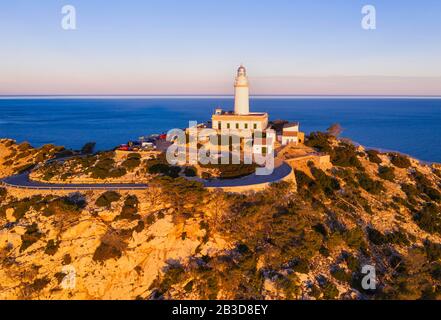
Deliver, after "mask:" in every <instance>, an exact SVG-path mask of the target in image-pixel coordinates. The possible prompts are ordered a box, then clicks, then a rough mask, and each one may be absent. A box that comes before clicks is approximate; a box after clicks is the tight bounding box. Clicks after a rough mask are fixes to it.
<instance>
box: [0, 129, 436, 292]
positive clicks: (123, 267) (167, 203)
mask: <svg viewBox="0 0 441 320" xmlns="http://www.w3.org/2000/svg"><path fill="white" fill-rule="evenodd" d="M7 141H9V140H2V143H0V148H1V152H2V153H1V157H2V159H1V160H0V169H1V171H0V172H2V174H3V175H8V174H10V173H12V172H15V171H18V170H17V169H16V168H17V167H21V166H23V165H27V164H29V163H30V164H33V163H36V162H37V161H36V160H35V154H39V153H40V150H39V149H33V148H32V150H34V151H32V154H33V156H31V155H28V156H27V157H25V158H21V157H20V156H19V151H18V149H17V145H15V144H13V143H12V144H11V142H7ZM308 144H309V146H310V147H311V148H315V149H316V150H318V151H321V152H323V153H327V154H329V155H330V159H331V162H332V166H330V167H329V166H327V168H326V169H324V168H320V167H318V166H316V164H314V162H310V163H308V165H306V166H305V165H302V166H300V167H299V168H296V179H297V189H298V191H297V192H294V189H293V188H292V186H291V185H290V184H289V183H279V184H274V185H273V186H271V187H270V188H268V189H267V190H265V191H262V192H258V193H250V194H227V193H224V192H221V191H215V192H208V191H207V190H205V189H204V188H203V187H202V186H201V185H199V184H197V183H194V182H189V181H187V180H185V179H184V178H176V177H167V176H163V175H158V176H156V177H152V180H151V181H150V184H151V188H149V189H148V190H146V191H137V192H119V193H117V192H97V191H94V192H84V193H62V192H60V193H56V194H47V193H46V194H43V193H39V192H37V191H26V190H15V189H5V188H1V189H0V298H4V299H72V298H73V299H177V298H179V299H391V298H399V299H418V298H426V299H432V298H439V297H440V293H441V292H440V285H441V262H440V258H441V211H440V203H441V193H440V186H441V173H440V170H439V168H438V167H436V166H435V165H427V164H422V163H420V162H419V161H417V160H415V159H411V158H409V157H406V156H403V155H400V154H397V153H384V154H383V153H379V152H377V151H374V150H364V149H363V148H362V147H355V146H354V145H353V144H351V143H350V142H348V141H341V140H337V139H335V138H333V137H331V136H329V135H326V134H322V133H314V134H311V136H310V137H309V140H308ZM11 150H16V151H15V154H16V155H15V156H13V157H11V156H9V155H10V154H11V153H12V152H13V151H11ZM5 155H6V156H5ZM17 155H18V158H17ZM5 158H7V159H5ZM23 159H29V161H26V160H23ZM11 161H12V162H11ZM366 265H369V266H372V267H374V268H375V271H376V280H377V281H376V286H375V290H366V289H364V288H363V287H362V279H363V277H364V274H362V272H361V271H362V269H363V266H366Z"/></svg>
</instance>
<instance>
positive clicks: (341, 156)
mask: <svg viewBox="0 0 441 320" xmlns="http://www.w3.org/2000/svg"><path fill="white" fill-rule="evenodd" d="M331 162H332V164H333V165H335V166H340V167H356V168H362V165H361V162H360V160H358V157H357V150H356V149H355V146H354V145H352V144H342V145H341V146H339V147H336V148H334V150H333V152H331Z"/></svg>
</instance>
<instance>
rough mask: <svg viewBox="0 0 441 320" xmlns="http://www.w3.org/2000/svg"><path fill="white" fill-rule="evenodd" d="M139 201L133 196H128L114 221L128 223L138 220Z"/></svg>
mask: <svg viewBox="0 0 441 320" xmlns="http://www.w3.org/2000/svg"><path fill="white" fill-rule="evenodd" d="M138 205H139V201H138V198H137V197H136V196H135V195H129V196H128V197H127V198H126V199H125V201H124V205H123V207H122V210H121V213H120V215H119V216H118V217H116V219H126V220H129V221H134V220H137V219H139V218H140V216H139V214H138Z"/></svg>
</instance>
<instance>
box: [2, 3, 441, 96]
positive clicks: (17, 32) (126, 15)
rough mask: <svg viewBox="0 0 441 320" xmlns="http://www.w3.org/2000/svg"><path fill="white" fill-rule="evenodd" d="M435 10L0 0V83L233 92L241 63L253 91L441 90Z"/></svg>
mask: <svg viewBox="0 0 441 320" xmlns="http://www.w3.org/2000/svg"><path fill="white" fill-rule="evenodd" d="M68 4H69V5H72V6H74V7H75V9H76V30H64V29H63V28H62V27H61V21H62V18H63V14H62V12H61V9H62V7H63V6H64V5H68ZM364 5H373V6H374V7H375V8H376V29H375V30H364V29H363V28H362V27H361V20H362V18H363V14H362V12H361V9H362V7H363V6H364ZM440 16H441V1H439V0H424V1H418V0H363V1H359V0H260V1H258V0H204V1H201V0H186V1H183V0H125V1H108V0H107V1H105V0H93V1H90V0H68V1H58V0H41V1H33V0H14V1H9V0H0V95H51V94H56V95H72V94H78V95H80V94H92V95H122V94H124V95H129V94H140V95H167V94H177V95H180V94H200V95H213V94H232V93H233V87H232V86H233V79H234V75H235V72H236V69H237V67H238V66H239V65H240V64H241V63H243V64H244V65H245V66H246V67H247V70H248V75H249V78H250V83H251V88H250V89H251V93H252V94H255V95H440V96H441V59H440V57H441V19H440Z"/></svg>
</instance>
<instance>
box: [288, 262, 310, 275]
mask: <svg viewBox="0 0 441 320" xmlns="http://www.w3.org/2000/svg"><path fill="white" fill-rule="evenodd" d="M289 266H290V267H291V268H292V269H293V270H294V271H295V272H298V273H304V274H307V273H309V263H308V260H306V259H304V258H297V259H293V260H292V261H291V262H290V263H289Z"/></svg>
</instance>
